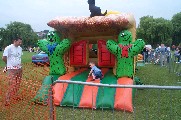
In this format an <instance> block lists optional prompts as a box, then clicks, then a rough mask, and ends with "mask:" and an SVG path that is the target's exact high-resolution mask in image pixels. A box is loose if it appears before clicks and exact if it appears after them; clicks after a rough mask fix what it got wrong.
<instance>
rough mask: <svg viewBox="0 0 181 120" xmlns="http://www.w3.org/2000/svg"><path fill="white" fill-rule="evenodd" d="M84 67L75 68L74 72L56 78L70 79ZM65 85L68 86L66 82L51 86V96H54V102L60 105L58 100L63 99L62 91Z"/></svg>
mask: <svg viewBox="0 0 181 120" xmlns="http://www.w3.org/2000/svg"><path fill="white" fill-rule="evenodd" d="M86 69H87V68H82V69H80V70H77V71H75V72H71V73H67V74H65V75H63V76H60V77H59V78H58V79H59V80H70V79H71V78H72V77H74V76H75V75H77V74H79V73H81V72H83V71H84V70H86ZM67 86H68V83H56V84H55V85H54V86H53V97H54V104H55V105H60V102H61V101H62V99H63V96H64V93H65V91H66V89H67Z"/></svg>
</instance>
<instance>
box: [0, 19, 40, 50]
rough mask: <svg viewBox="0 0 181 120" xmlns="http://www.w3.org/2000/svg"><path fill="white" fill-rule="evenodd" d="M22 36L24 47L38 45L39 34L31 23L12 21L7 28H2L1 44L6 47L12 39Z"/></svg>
mask: <svg viewBox="0 0 181 120" xmlns="http://www.w3.org/2000/svg"><path fill="white" fill-rule="evenodd" d="M15 37H21V38H22V39H23V47H24V48H27V47H28V46H36V42H37V40H38V36H37V35H36V33H35V32H34V31H33V29H32V28H31V26H30V25H29V24H24V23H21V22H11V23H10V24H7V25H6V28H0V39H1V40H0V45H1V46H2V47H5V46H7V45H9V44H11V43H12V39H13V38H15Z"/></svg>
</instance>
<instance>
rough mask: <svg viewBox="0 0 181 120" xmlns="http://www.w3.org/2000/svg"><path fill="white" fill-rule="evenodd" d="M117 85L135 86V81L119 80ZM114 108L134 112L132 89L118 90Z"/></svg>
mask: <svg viewBox="0 0 181 120" xmlns="http://www.w3.org/2000/svg"><path fill="white" fill-rule="evenodd" d="M117 84H119V85H133V80H132V79H131V78H127V77H123V78H119V79H118V81H117ZM114 108H115V109H117V110H124V111H128V112H133V105H132V88H116V96H115V102H114Z"/></svg>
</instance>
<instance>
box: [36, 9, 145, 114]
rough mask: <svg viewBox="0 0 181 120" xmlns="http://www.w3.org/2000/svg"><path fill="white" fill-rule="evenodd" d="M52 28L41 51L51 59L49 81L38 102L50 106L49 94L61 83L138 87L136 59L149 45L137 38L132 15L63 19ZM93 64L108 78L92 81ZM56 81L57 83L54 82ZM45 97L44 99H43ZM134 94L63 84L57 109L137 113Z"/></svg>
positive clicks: (57, 90) (56, 95)
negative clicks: (79, 82)
mask: <svg viewBox="0 0 181 120" xmlns="http://www.w3.org/2000/svg"><path fill="white" fill-rule="evenodd" d="M48 26H50V27H52V28H54V29H55V31H52V32H50V33H49V34H48V35H47V39H44V40H40V41H39V42H38V46H39V47H40V49H41V50H43V51H45V52H46V53H47V54H48V55H49V59H50V75H49V76H47V77H45V79H44V81H43V84H42V88H40V90H39V92H38V93H37V95H36V96H35V98H34V99H35V101H43V102H45V103H46V100H47V96H46V95H45V94H47V92H48V89H49V88H47V87H45V86H46V85H51V84H52V82H54V81H55V80H71V81H81V82H94V83H101V84H119V85H133V84H134V72H135V56H136V55H138V54H139V53H140V52H141V51H142V49H143V47H144V44H145V43H144V41H143V40H142V39H137V40H135V38H136V23H135V19H134V16H133V15H132V14H127V13H120V14H119V13H118V12H116V14H111V13H109V12H107V15H105V16H94V17H57V18H55V19H53V20H51V21H50V22H48ZM89 62H94V63H96V66H98V67H99V68H100V69H101V70H102V72H103V74H104V78H103V79H102V80H101V81H99V80H95V81H91V79H92V78H88V77H87V76H88V74H89V71H90V69H89V66H88V65H89ZM52 77H53V80H51V78H52ZM42 96H44V97H42ZM133 96H134V89H132V88H107V87H105V88H103V87H97V86H87V85H78V84H75V85H73V84H67V83H57V84H55V85H54V86H53V98H54V104H55V105H58V106H74V107H80V108H96V109H99V108H108V109H116V110H125V111H129V112H133V105H132V100H133Z"/></svg>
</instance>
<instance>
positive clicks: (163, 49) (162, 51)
mask: <svg viewBox="0 0 181 120" xmlns="http://www.w3.org/2000/svg"><path fill="white" fill-rule="evenodd" d="M159 52H160V63H161V66H165V64H166V62H167V57H166V55H167V48H166V47H165V45H164V44H161V48H160V49H159Z"/></svg>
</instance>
